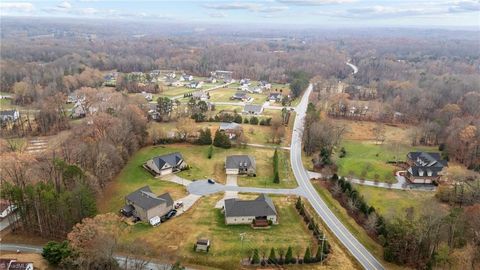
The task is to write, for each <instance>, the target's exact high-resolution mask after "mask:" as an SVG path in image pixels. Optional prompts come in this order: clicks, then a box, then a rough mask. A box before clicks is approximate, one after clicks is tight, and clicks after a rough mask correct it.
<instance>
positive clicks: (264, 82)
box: [259, 81, 272, 90]
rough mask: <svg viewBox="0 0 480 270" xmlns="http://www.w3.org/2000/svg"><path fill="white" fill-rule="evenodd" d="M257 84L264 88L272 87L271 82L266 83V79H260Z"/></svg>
mask: <svg viewBox="0 0 480 270" xmlns="http://www.w3.org/2000/svg"><path fill="white" fill-rule="evenodd" d="M259 86H260V87H261V88H263V89H265V90H270V89H271V88H272V84H271V83H268V82H267V81H261V82H260V83H259Z"/></svg>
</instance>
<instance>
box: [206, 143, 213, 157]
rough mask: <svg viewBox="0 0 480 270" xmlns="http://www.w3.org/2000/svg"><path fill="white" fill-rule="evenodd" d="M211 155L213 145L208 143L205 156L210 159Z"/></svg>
mask: <svg viewBox="0 0 480 270" xmlns="http://www.w3.org/2000/svg"><path fill="white" fill-rule="evenodd" d="M212 156H213V146H212V145H210V146H209V147H208V152H207V157H208V159H211V158H212Z"/></svg>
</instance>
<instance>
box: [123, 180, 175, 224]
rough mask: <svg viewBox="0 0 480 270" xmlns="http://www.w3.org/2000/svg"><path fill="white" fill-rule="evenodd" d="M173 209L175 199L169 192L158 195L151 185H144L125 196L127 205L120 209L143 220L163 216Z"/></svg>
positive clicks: (126, 214)
mask: <svg viewBox="0 0 480 270" xmlns="http://www.w3.org/2000/svg"><path fill="white" fill-rule="evenodd" d="M172 209H173V199H172V197H171V196H170V194H169V193H164V194H162V195H159V196H157V195H156V194H154V193H153V192H152V190H151V189H150V187H149V186H144V187H142V188H139V189H137V190H135V191H134V192H132V193H130V194H128V195H127V196H126V197H125V206H124V207H123V208H122V209H121V210H120V211H121V212H122V214H124V215H125V216H134V217H138V218H140V220H142V221H147V222H148V221H150V220H151V219H152V218H155V217H163V216H165V215H166V214H167V213H168V212H169V211H170V210H172Z"/></svg>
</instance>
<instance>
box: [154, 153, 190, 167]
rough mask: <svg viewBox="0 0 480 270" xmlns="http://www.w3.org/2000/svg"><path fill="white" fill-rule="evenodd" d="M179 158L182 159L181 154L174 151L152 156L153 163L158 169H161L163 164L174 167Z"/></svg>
mask: <svg viewBox="0 0 480 270" xmlns="http://www.w3.org/2000/svg"><path fill="white" fill-rule="evenodd" d="M181 160H183V157H182V154H180V153H179V152H175V153H170V154H168V155H163V156H158V157H154V158H153V163H155V165H157V167H158V169H159V170H161V169H162V168H163V166H164V165H165V164H168V165H170V167H174V166H176V165H177V164H178V163H179V162H180V161H181Z"/></svg>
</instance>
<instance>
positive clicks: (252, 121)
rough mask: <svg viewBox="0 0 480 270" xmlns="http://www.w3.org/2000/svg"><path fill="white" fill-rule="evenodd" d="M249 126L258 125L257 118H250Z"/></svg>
mask: <svg viewBox="0 0 480 270" xmlns="http://www.w3.org/2000/svg"><path fill="white" fill-rule="evenodd" d="M250 124H252V125H258V118H257V117H255V116H252V117H251V118H250Z"/></svg>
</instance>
